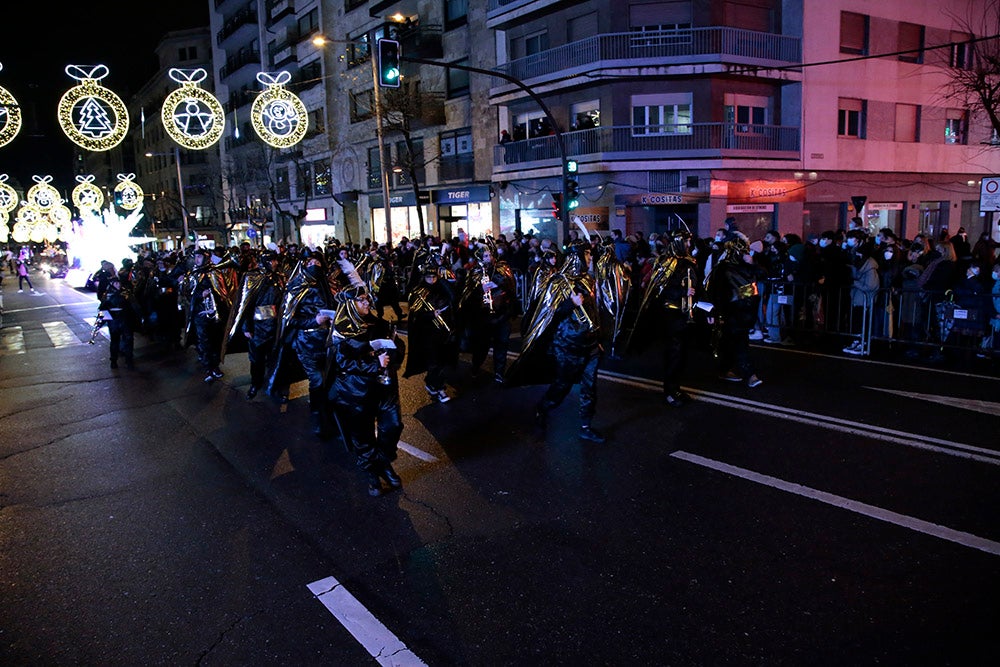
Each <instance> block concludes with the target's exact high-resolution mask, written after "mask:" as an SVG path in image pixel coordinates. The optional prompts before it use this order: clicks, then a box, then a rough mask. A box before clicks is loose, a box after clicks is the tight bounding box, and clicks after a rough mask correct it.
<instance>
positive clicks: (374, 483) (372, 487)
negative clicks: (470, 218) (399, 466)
mask: <svg viewBox="0 0 1000 667" xmlns="http://www.w3.org/2000/svg"><path fill="white" fill-rule="evenodd" d="M365 477H366V478H367V480H368V495H369V496H372V497H373V498H378V497H379V496H381V495H382V482H381V481H380V480H379V478H378V475H376V474H375V473H373V472H370V471H369V472H366V473H365Z"/></svg>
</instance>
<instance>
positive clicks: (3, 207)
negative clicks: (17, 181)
mask: <svg viewBox="0 0 1000 667" xmlns="http://www.w3.org/2000/svg"><path fill="white" fill-rule="evenodd" d="M8 178H9V176H7V174H0V211H3V212H4V213H10V212H11V211H13V210H14V209H16V208H17V190H15V189H14V188H12V187H10V186H9V185H7V179H8Z"/></svg>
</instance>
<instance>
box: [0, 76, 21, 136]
mask: <svg viewBox="0 0 1000 667" xmlns="http://www.w3.org/2000/svg"><path fill="white" fill-rule="evenodd" d="M2 71H3V63H0V72H2ZM20 131H21V107H20V105H18V103H17V100H15V99H14V96H13V95H11V94H10V92H8V91H7V89H6V88H4V87H3V86H0V146H6V145H7V144H9V143H10V142H11V140H12V139H13V138H14V137H16V136H17V133H18V132H20Z"/></svg>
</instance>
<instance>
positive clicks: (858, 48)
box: [840, 12, 868, 55]
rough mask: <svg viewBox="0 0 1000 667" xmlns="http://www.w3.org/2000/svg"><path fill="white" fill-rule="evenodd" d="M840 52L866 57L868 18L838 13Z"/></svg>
mask: <svg viewBox="0 0 1000 667" xmlns="http://www.w3.org/2000/svg"><path fill="white" fill-rule="evenodd" d="M840 52H841V53H856V54H860V55H867V53H868V17H867V16H866V15H864V14H855V13H854V12H840Z"/></svg>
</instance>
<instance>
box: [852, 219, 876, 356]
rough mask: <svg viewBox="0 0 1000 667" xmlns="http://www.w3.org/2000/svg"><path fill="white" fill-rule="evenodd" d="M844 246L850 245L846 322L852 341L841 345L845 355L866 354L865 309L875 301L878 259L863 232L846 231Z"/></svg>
mask: <svg viewBox="0 0 1000 667" xmlns="http://www.w3.org/2000/svg"><path fill="white" fill-rule="evenodd" d="M847 240H848V241H849V242H850V243H848V245H849V246H850V247H851V248H852V250H853V252H852V255H851V256H852V262H851V273H852V276H853V282H852V285H851V292H850V295H851V296H850V298H851V315H850V320H849V322H848V324H849V326H850V331H851V333H852V334H854V335H855V336H856V338H855V340H854V341H853V342H852V343H851V344H850V345H848V346H847V347H845V348H844V352H845V353H846V354H852V355H867V354H868V341H870V340H871V332H870V330H869V329H868V327H869V325H870V322H871V320H870V318H869V317H868V314H869V312H870V311H871V310H872V307H873V304H874V302H875V295H876V294H877V293H878V288H879V275H878V262H877V261H876V260H875V257H874V254H875V246H874V244H872V243H870V242H868V241H867V240H866V238H865V234H864V232H861V231H858V230H855V231H852V232H849V233H848V234H847Z"/></svg>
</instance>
